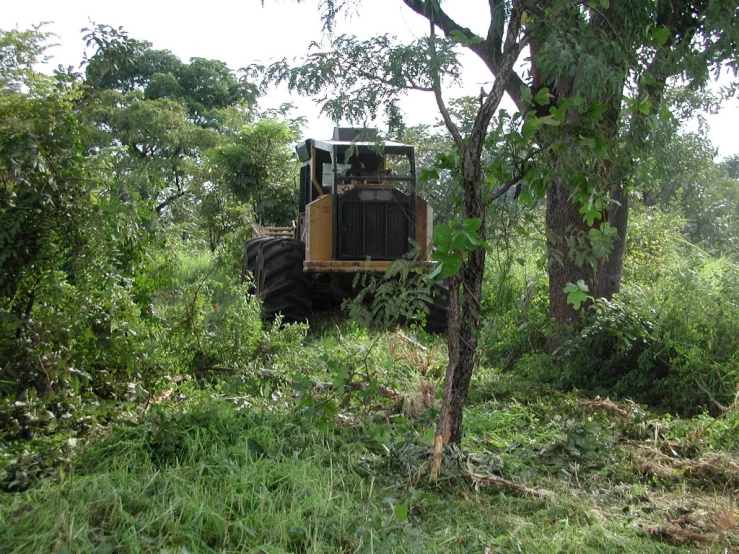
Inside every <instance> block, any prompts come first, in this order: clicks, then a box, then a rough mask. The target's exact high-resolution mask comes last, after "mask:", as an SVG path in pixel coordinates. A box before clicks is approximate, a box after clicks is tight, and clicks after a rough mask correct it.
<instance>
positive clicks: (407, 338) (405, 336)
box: [398, 331, 429, 352]
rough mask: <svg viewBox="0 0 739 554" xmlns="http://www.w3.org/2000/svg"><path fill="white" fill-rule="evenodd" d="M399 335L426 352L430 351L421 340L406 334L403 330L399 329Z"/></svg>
mask: <svg viewBox="0 0 739 554" xmlns="http://www.w3.org/2000/svg"><path fill="white" fill-rule="evenodd" d="M398 336H399V337H400V338H401V339H402V340H403V341H405V342H407V343H408V344H410V345H412V346H414V347H416V348H418V349H419V350H422V351H424V352H428V350H429V349H428V347H427V346H424V345H422V344H421V343H420V342H418V341H417V340H416V339H414V338H411V337H409V336H408V335H406V334H405V333H404V332H403V331H398Z"/></svg>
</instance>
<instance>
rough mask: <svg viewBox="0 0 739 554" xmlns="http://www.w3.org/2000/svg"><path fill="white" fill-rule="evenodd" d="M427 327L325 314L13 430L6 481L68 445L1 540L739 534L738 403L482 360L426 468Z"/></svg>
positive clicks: (656, 545)
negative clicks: (287, 341) (679, 413)
mask: <svg viewBox="0 0 739 554" xmlns="http://www.w3.org/2000/svg"><path fill="white" fill-rule="evenodd" d="M423 342H424V343H425V345H424V344H420V343H413V342H412V341H408V340H406V339H405V337H404V335H401V334H399V333H390V332H388V333H378V334H375V333H368V332H360V331H357V332H355V333H353V334H351V335H350V336H347V335H341V333H340V332H338V331H332V330H331V329H327V330H326V331H324V332H320V333H315V334H311V335H310V336H309V337H308V339H307V343H306V344H304V345H303V346H301V350H300V351H297V352H296V351H295V350H294V349H292V348H286V349H284V350H282V351H280V350H279V349H277V350H275V351H274V352H273V353H272V354H270V355H268V356H265V357H264V358H262V359H261V361H260V362H259V363H254V364H252V366H251V369H249V370H247V371H243V372H239V373H237V374H235V375H212V376H209V377H207V378H200V379H194V378H187V379H185V380H183V381H181V382H177V383H172V384H170V385H167V386H162V387H161V392H160V393H159V394H157V395H156V396H154V395H151V396H150V397H149V398H148V399H147V400H146V402H138V403H137V402H130V403H124V404H118V405H117V407H116V410H117V411H113V412H112V413H115V414H117V415H116V416H115V417H114V418H111V422H110V423H108V424H101V423H98V424H96V425H94V426H91V427H90V428H89V429H87V430H86V431H85V432H84V433H77V436H76V437H75V436H72V435H74V433H72V434H67V435H59V433H57V434H56V435H55V436H54V438H52V437H51V436H48V437H46V438H44V437H36V438H35V439H34V440H33V441H31V442H25V443H20V442H12V441H5V442H4V443H3V450H2V455H3V457H2V462H0V464H2V466H0V471H3V472H4V473H5V474H6V478H5V482H6V483H7V482H8V479H10V478H13V475H14V473H17V472H19V471H25V472H26V473H28V472H29V471H30V472H32V470H33V467H35V466H38V465H39V464H41V463H42V462H41V461H39V460H43V459H45V458H44V457H46V458H48V457H49V456H50V454H49V452H52V451H53V452H56V451H61V452H62V453H63V456H60V458H62V459H63V460H65V461H64V463H57V464H54V463H50V462H46V463H44V464H43V465H44V466H45V467H46V472H45V473H43V475H45V477H44V478H42V479H38V480H36V481H34V482H33V483H32V486H30V487H28V488H27V489H26V490H24V491H22V492H5V493H0V503H1V504H0V551H2V552H18V553H21V552H34V553H35V552H56V553H59V554H61V553H64V552H68V553H78V552H79V553H83V552H84V553H86V552H89V553H98V554H99V553H112V552H121V553H123V552H147V553H148V552H151V553H165V552H166V553H178V554H184V553H197V552H218V553H226V552H228V553H237V552H238V553H241V552H253V553H258V552H264V553H268V554H276V553H281V552H291V553H292V552H295V553H297V552H301V553H302V552H306V553H307V552H378V553H379V552H409V553H410V552H477V553H481V554H482V553H495V552H499V553H508V552H542V553H550V552H594V553H595V552H619V553H620V552H691V551H706V552H735V551H737V548H739V531H738V530H737V516H739V513H737V505H736V503H735V501H736V499H737V489H738V488H739V453H738V449H737V446H738V444H739V431H738V430H739V415H738V413H737V409H736V406H734V407H732V408H731V409H730V410H728V411H727V412H726V413H724V414H723V415H722V416H721V417H719V418H716V419H713V418H709V417H707V416H703V417H698V418H695V419H693V420H690V421H684V420H680V419H674V418H670V417H669V416H665V415H662V416H659V417H657V416H655V415H650V414H648V413H646V412H644V411H643V410H642V409H641V408H640V407H638V406H636V405H633V404H631V403H629V402H619V403H615V402H611V401H610V400H606V399H589V398H585V397H582V396H580V395H579V394H577V393H568V394H563V393H560V392H555V391H551V390H546V389H542V388H540V387H538V386H537V385H536V384H535V383H527V382H522V381H521V380H520V379H519V378H517V376H516V375H515V374H504V373H500V372H497V371H493V370H489V369H485V368H480V369H479V370H478V372H477V376H476V379H475V380H474V383H473V388H472V390H471V397H470V402H469V406H468V408H467V410H466V413H465V440H464V443H463V445H462V448H461V449H450V450H448V451H447V453H446V456H445V462H444V466H443V467H442V472H441V475H440V477H439V479H438V480H436V481H433V482H432V481H431V480H430V478H429V476H428V472H427V469H428V461H429V457H430V452H431V444H432V436H433V430H434V424H435V416H436V413H437V411H436V410H437V404H438V399H437V398H436V397H437V393H436V391H437V389H438V388H439V386H438V382H439V379H440V375H441V373H442V371H443V367H444V347H443V343H442V342H441V341H439V340H438V339H436V340H434V339H432V338H430V337H426V338H425V339H423ZM113 420H114V421H115V422H113ZM60 436H61V437H62V438H60ZM36 452H42V453H43V456H41V455H40V454H37V453H36ZM24 456H25V458H24ZM34 456H36V457H34ZM39 456H41V458H39ZM34 460H35V461H34ZM24 464H25V466H24ZM8 475H10V477H8ZM519 486H521V487H524V488H525V490H517V488H516V487H519ZM20 488H25V487H20Z"/></svg>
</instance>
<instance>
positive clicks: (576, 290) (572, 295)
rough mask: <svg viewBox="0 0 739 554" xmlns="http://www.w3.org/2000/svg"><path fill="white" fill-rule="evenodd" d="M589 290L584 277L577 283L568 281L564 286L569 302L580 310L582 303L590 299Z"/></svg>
mask: <svg viewBox="0 0 739 554" xmlns="http://www.w3.org/2000/svg"><path fill="white" fill-rule="evenodd" d="M588 290H589V289H588V285H586V284H585V281H583V280H582V279H579V280H578V281H577V284H574V283H567V285H565V288H564V292H566V293H567V303H568V304H570V305H571V306H572V307H573V308H575V309H576V310H579V309H580V306H581V305H582V303H583V302H585V301H586V300H587V299H588V295H587V292H588Z"/></svg>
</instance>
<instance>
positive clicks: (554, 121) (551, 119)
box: [539, 115, 562, 127]
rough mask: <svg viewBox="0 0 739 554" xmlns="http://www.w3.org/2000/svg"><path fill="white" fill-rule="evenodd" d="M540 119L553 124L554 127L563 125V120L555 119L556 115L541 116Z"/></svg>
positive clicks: (545, 123) (546, 123)
mask: <svg viewBox="0 0 739 554" xmlns="http://www.w3.org/2000/svg"><path fill="white" fill-rule="evenodd" d="M539 121H541V122H542V123H543V124H544V125H551V126H552V127H559V126H560V125H562V121H560V120H558V119H555V118H554V116H551V115H545V116H544V117H540V118H539Z"/></svg>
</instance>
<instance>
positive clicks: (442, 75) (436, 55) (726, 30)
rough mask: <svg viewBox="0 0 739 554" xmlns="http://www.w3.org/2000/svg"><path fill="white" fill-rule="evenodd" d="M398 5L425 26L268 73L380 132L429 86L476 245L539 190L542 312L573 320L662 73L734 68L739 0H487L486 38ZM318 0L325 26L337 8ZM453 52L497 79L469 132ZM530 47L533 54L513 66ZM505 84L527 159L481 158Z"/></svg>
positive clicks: (435, 7) (454, 433) (464, 299)
mask: <svg viewBox="0 0 739 554" xmlns="http://www.w3.org/2000/svg"><path fill="white" fill-rule="evenodd" d="M403 3H404V4H405V5H406V6H407V7H409V8H410V9H411V10H413V11H414V12H415V13H417V14H418V15H419V16H421V17H423V18H424V19H426V20H427V21H428V23H429V33H428V36H426V37H423V38H422V39H420V40H417V41H415V42H412V43H409V44H397V43H394V42H393V41H392V40H391V39H390V38H388V37H386V36H379V37H375V38H372V39H369V40H366V41H361V40H358V39H356V38H355V37H351V36H346V35H341V36H338V37H337V38H335V39H334V40H333V42H332V48H331V50H329V51H325V50H316V51H313V52H311V53H309V55H308V57H307V58H306V59H305V60H304V63H303V64H302V65H300V66H297V67H294V66H291V65H290V64H288V63H286V62H282V63H277V64H274V65H273V66H271V67H270V68H269V70H268V77H270V78H271V79H272V80H277V81H282V82H286V83H288V85H289V86H290V87H291V88H292V89H293V90H298V91H300V92H303V93H307V94H314V95H315V94H324V96H323V97H322V100H323V104H322V105H323V110H324V112H325V113H327V114H329V115H330V116H331V117H333V118H334V119H336V120H339V119H341V118H344V119H348V120H350V121H356V122H363V121H365V120H366V118H367V117H369V118H374V117H376V116H377V114H378V113H380V111H381V110H384V112H385V114H386V116H387V120H388V124H389V125H390V127H391V128H392V127H395V126H398V124H399V122H400V119H401V113H400V109H399V105H398V98H399V96H401V95H402V94H403V93H404V92H406V91H407V90H421V91H428V92H430V93H433V94H434V96H435V98H436V100H437V104H438V108H439V112H440V114H441V116H442V118H443V120H444V123H445V125H446V126H447V129H448V131H449V133H450V135H451V137H452V140H453V142H454V144H455V147H456V150H457V153H458V160H459V161H458V166H459V168H458V175H459V180H460V182H461V185H462V194H461V197H462V206H463V214H464V217H465V218H467V219H468V220H480V221H482V222H483V225H482V227H481V232H480V236H479V238H480V239H483V240H484V238H485V236H484V229H485V225H484V220H485V216H486V211H485V206H486V204H487V203H488V201H489V200H490V199H491V198H493V197H495V196H496V195H498V194H502V193H503V192H504V191H505V190H506V189H507V188H509V187H511V186H513V185H514V184H517V183H519V182H521V181H522V182H523V184H524V185H525V186H527V187H528V188H529V189H530V193H539V194H541V193H543V192H544V191H545V190H546V191H547V219H546V221H547V235H548V246H549V258H550V261H549V280H550V313H551V314H552V316H553V317H554V318H555V319H556V320H558V321H559V322H560V323H570V322H572V321H573V320H574V319H575V316H576V312H575V310H574V309H573V308H572V306H570V305H569V304H568V303H567V297H566V294H565V292H564V291H565V288H566V287H567V286H568V284H570V283H574V282H577V281H582V283H583V286H589V288H590V290H591V291H592V292H593V293H594V294H595V295H597V296H605V297H608V296H610V295H612V294H613V293H614V292H615V291H617V290H618V288H619V286H620V283H621V271H622V265H623V251H624V249H623V247H624V241H625V238H626V227H627V221H628V202H629V191H628V190H627V188H626V186H625V185H626V183H627V182H628V180H627V176H628V174H629V172H630V171H631V170H632V169H633V163H634V161H635V160H636V159H638V156H639V152H640V151H639V148H640V147H641V146H642V145H643V144H644V142H645V141H646V139H647V138H648V136H649V134H650V132H651V130H652V129H653V127H654V126H655V125H657V124H659V115H661V114H662V112H661V109H660V108H661V99H662V96H663V91H664V88H665V87H666V85H667V83H668V80H669V79H670V78H671V77H673V76H677V75H683V76H685V77H686V78H688V79H689V80H690V81H691V84H692V85H693V86H697V87H700V86H702V85H704V84H705V83H706V81H707V79H708V76H709V72H710V70H711V69H715V68H716V67H718V66H720V65H721V64H722V63H724V62H727V63H735V61H736V59H737V56H736V52H735V49H736V45H737V40H736V36H737V31H736V26H735V25H734V24H733V21H734V20H735V18H736V16H737V6H736V3H735V2H733V1H729V0H723V1H722V0H704V1H697V2H691V1H678V0H670V1H667V0H666V1H652V2H642V1H636V0H634V1H626V2H609V1H607V0H600V1H592V2H579V1H574V0H549V1H546V2H533V1H528V0H508V1H504V0H489V1H488V8H489V11H488V16H489V19H488V24H487V25H486V27H487V32H486V33H485V34H484V35H478V34H477V33H475V32H473V31H472V30H471V29H470V28H468V27H466V26H464V25H462V24H460V23H459V22H458V21H456V20H455V19H454V18H453V17H451V16H450V15H449V13H448V12H447V11H446V10H445V9H444V8H445V6H446V4H443V3H442V2H439V1H438V0H403ZM320 4H321V5H322V6H323V7H324V12H323V13H325V14H326V22H327V25H326V27H327V28H328V29H330V30H331V29H333V28H334V25H333V24H334V23H335V18H336V14H337V13H339V12H340V10H341V8H342V7H343V6H345V5H346V4H347V3H346V2H336V1H335V0H324V1H322V2H320ZM439 32H440V33H442V34H443V35H444V38H442V37H438V36H437V33H439ZM455 46H456V47H461V48H465V49H467V50H469V51H471V52H472V53H473V54H475V55H476V56H477V57H479V58H480V60H481V61H482V62H483V63H484V64H485V66H486V67H487V68H488V70H489V71H490V73H491V74H492V76H493V77H494V79H495V81H494V84H493V86H492V88H491V90H490V92H489V93H487V94H486V95H484V96H483V97H482V98H481V102H480V106H479V109H478V110H477V113H476V114H475V117H474V122H473V124H472V126H471V127H470V128H469V129H468V132H467V133H464V134H463V133H462V131H461V130H460V126H459V125H457V124H456V123H455V122H454V121H453V120H452V118H451V116H450V115H449V111H448V109H447V106H446V103H445V101H444V98H443V96H442V85H441V83H442V80H444V79H454V78H456V77H458V75H459V66H458V60H457V58H456V55H455V52H456V50H455ZM526 46H528V47H529V49H530V56H529V57H528V59H527V60H526V61H525V62H524V63H522V64H521V65H518V66H516V65H515V64H516V62H517V61H518V60H519V56H520V54H521V53H522V51H523V50H524V48H525V47H526ZM514 67H520V68H521V70H520V71H519V72H517V71H514ZM329 91H330V95H329V94H327V93H329ZM504 93H508V95H509V96H510V97H511V98H512V99H513V100H514V102H515V104H516V106H517V107H518V110H519V112H520V114H521V119H520V121H521V122H522V126H521V128H520V132H519V133H508V134H507V135H506V138H507V139H509V140H510V141H512V142H513V143H515V144H517V145H518V146H519V148H518V149H519V150H523V149H528V153H523V154H522V155H520V156H519V160H517V161H518V162H519V163H510V164H508V165H507V166H505V165H503V166H500V165H496V164H494V165H493V166H488V167H484V165H483V163H482V154H483V149H484V143H485V140H486V138H487V135H488V126H489V124H490V121H491V119H492V117H493V115H494V113H495V111H496V110H497V108H498V106H499V104H500V100H501V98H502V96H503V94H504ZM663 117H664V116H663ZM527 145H528V146H527ZM527 166H528V167H527ZM532 169H533V171H532ZM468 229H471V227H469V228H468ZM443 242H444V243H446V242H447V241H446V240H444V241H443ZM460 244H461V243H460ZM469 246H471V248H469V251H465V252H464V254H463V258H464V259H463V261H462V264H461V267H460V270H459V272H458V273H457V274H456V275H455V277H454V278H453V279H452V305H451V310H450V334H449V337H450V338H449V355H450V363H449V367H448V371H447V376H446V382H445V395H444V401H443V404H442V410H441V416H440V423H439V427H438V429H437V442H436V444H437V451H438V449H439V448H438V447H439V445H440V444H443V443H446V442H459V440H460V439H461V432H462V428H461V421H462V406H463V404H464V402H465V400H466V396H467V390H468V387H469V382H470V377H471V374H472V369H473V367H474V357H475V351H476V346H477V326H478V324H479V300H480V293H481V283H482V272H483V269H484V258H485V250H484V248H482V246H475V245H474V244H471V245H469ZM465 250H468V249H467V248H465ZM460 289H461V291H462V295H461V299H460V298H459V297H458V295H457V293H458V291H459V290H460Z"/></svg>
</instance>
